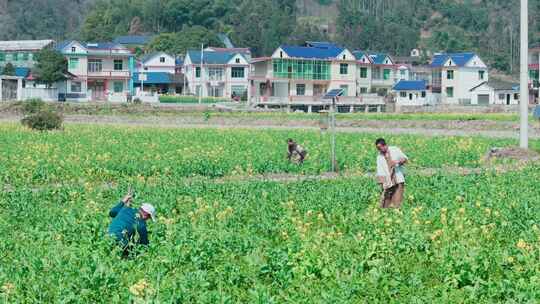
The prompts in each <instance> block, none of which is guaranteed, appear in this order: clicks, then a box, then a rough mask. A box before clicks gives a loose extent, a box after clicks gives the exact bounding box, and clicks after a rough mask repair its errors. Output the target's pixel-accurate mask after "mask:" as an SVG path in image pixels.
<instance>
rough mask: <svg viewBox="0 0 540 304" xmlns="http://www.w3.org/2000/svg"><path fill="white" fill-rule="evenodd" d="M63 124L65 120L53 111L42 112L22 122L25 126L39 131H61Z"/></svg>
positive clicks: (27, 117)
mask: <svg viewBox="0 0 540 304" xmlns="http://www.w3.org/2000/svg"><path fill="white" fill-rule="evenodd" d="M63 122H64V118H63V117H62V116H61V115H60V114H58V113H56V112H53V111H51V110H40V111H38V112H36V113H33V114H31V115H28V116H26V117H25V118H23V119H22V120H21V123H22V124H23V125H25V126H27V127H29V128H31V129H34V130H39V131H48V130H60V129H62V123H63Z"/></svg>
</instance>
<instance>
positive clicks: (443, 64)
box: [431, 53, 489, 105]
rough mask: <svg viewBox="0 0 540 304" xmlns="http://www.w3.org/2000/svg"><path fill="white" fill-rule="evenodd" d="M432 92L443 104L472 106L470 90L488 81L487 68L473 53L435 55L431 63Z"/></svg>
mask: <svg viewBox="0 0 540 304" xmlns="http://www.w3.org/2000/svg"><path fill="white" fill-rule="evenodd" d="M431 68H432V87H433V92H435V93H441V102H442V103H444V104H465V105H466V104H472V99H473V95H472V93H471V89H472V88H474V87H476V86H478V85H479V84H481V83H483V82H486V81H488V80H489V77H488V67H487V66H486V64H485V63H484V62H483V61H482V59H480V57H478V55H476V54H475V53H452V54H436V55H435V56H434V57H433V60H432V62H431Z"/></svg>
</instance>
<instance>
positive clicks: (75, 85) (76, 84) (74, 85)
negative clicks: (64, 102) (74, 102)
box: [71, 81, 82, 93]
mask: <svg viewBox="0 0 540 304" xmlns="http://www.w3.org/2000/svg"><path fill="white" fill-rule="evenodd" d="M81 91H82V85H81V82H80V81H72V82H71V93H80V92H81Z"/></svg>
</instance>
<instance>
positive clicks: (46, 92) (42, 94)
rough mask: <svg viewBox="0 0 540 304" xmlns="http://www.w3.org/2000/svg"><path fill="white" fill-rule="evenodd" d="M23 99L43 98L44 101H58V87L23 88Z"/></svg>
mask: <svg viewBox="0 0 540 304" xmlns="http://www.w3.org/2000/svg"><path fill="white" fill-rule="evenodd" d="M21 99H22V100H27V99H41V100H43V101H58V89H56V88H50V89H46V88H23V89H22V98H21Z"/></svg>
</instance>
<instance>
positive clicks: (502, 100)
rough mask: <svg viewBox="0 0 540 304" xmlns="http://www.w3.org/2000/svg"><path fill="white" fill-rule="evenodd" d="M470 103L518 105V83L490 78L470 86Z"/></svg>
mask: <svg viewBox="0 0 540 304" xmlns="http://www.w3.org/2000/svg"><path fill="white" fill-rule="evenodd" d="M470 91H471V94H472V97H471V98H472V100H471V104H472V105H484V106H488V105H518V104H519V84H517V83H511V82H506V81H502V80H496V79H494V78H491V79H490V80H489V81H484V82H482V83H481V84H479V85H477V86H476V87H474V88H472V89H471V90H470Z"/></svg>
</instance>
